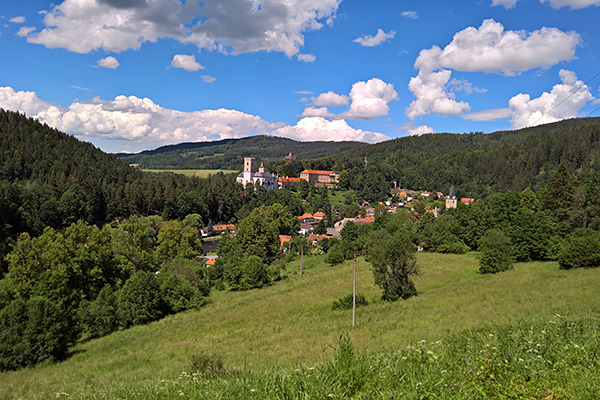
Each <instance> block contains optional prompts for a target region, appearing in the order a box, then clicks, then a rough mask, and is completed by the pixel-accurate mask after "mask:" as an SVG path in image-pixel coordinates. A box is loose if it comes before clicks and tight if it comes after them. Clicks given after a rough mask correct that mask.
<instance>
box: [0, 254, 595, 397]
mask: <svg viewBox="0 0 600 400" xmlns="http://www.w3.org/2000/svg"><path fill="white" fill-rule="evenodd" d="M418 263H419V265H420V268H421V275H420V276H419V277H418V278H417V280H416V286H417V289H418V292H419V295H418V296H417V297H414V298H411V299H409V300H407V301H400V302H395V303H387V302H380V301H378V300H377V298H378V297H379V296H380V290H379V289H378V288H376V287H375V286H374V285H373V278H372V274H371V272H370V269H369V266H368V264H367V263H365V262H364V260H363V259H362V258H360V259H359V263H358V275H357V281H358V291H359V292H362V293H364V294H365V295H366V296H367V298H368V299H369V301H370V302H371V304H369V305H368V306H367V307H365V308H359V309H358V311H357V326H356V327H355V328H353V329H352V328H351V326H350V323H351V313H350V312H349V311H332V310H331V303H332V301H333V300H335V299H337V298H339V297H341V296H343V295H345V294H347V293H349V292H350V291H351V289H352V280H351V279H352V262H351V261H348V262H346V263H345V264H343V265H341V266H338V267H335V268H331V267H328V266H325V265H324V264H323V263H322V260H321V258H320V257H315V258H313V257H310V258H307V265H306V266H305V274H304V276H299V275H298V274H297V271H298V262H297V261H296V262H295V263H294V264H293V265H292V266H290V268H289V269H288V273H289V278H288V279H285V280H283V281H281V282H278V283H276V284H275V285H273V286H271V287H268V288H263V289H260V290H252V291H248V292H217V293H214V294H213V296H214V300H213V302H212V303H211V304H209V305H208V306H206V307H204V308H202V309H200V310H198V311H188V312H185V313H181V314H177V315H174V316H170V317H168V318H166V319H163V320H161V321H158V322H154V323H151V324H149V325H145V326H139V327H134V328H131V329H128V330H126V331H121V332H117V333H114V334H112V335H110V336H107V337H104V338H101V339H97V340H93V341H90V342H88V343H84V344H80V345H79V346H77V347H76V348H75V349H74V352H73V356H72V357H71V358H70V359H68V360H66V361H64V362H62V363H60V364H56V365H52V364H46V365H40V366H37V367H35V368H32V369H26V370H21V371H16V372H11V373H3V374H0V398H21V397H22V398H28V399H45V398H50V397H52V398H54V397H55V396H56V394H57V393H68V394H69V396H71V397H80V396H81V397H83V398H151V397H153V396H152V394H153V393H154V392H153V391H154V390H158V389H157V388H159V387H162V386H161V385H162V384H161V382H164V381H163V380H166V381H167V382H175V383H174V385H175V386H173V388H174V389H177V388H179V387H180V386H179V384H178V383H176V382H178V379H181V378H180V376H181V373H182V371H188V372H190V370H189V368H190V362H191V358H190V357H191V356H192V355H194V354H217V355H219V356H221V357H223V358H224V360H225V367H226V368H227V369H228V370H248V371H251V370H253V371H256V372H258V373H259V374H260V373H261V372H260V371H264V373H265V374H268V371H270V368H273V369H272V371H282V368H283V369H284V371H285V369H287V368H292V367H293V368H298V366H299V365H300V364H302V365H305V366H315V365H316V364H317V363H319V362H323V361H326V360H330V359H331V358H332V357H333V355H334V353H335V348H337V344H338V339H339V336H340V334H341V333H343V332H348V333H349V336H350V339H351V341H352V344H353V346H354V347H355V349H356V351H357V352H358V353H359V354H365V355H367V354H368V355H371V356H373V357H375V358H376V359H379V360H381V359H382V357H383V356H384V354H383V353H382V352H384V351H385V352H388V351H389V352H396V351H400V350H401V349H404V348H406V346H407V345H415V344H418V343H420V342H421V341H427V342H431V343H433V342H435V341H437V340H442V341H443V342H445V341H446V340H454V339H452V337H453V336H454V335H462V333H463V332H465V331H470V330H474V329H480V328H482V327H490V326H496V325H502V326H511V325H514V324H517V323H518V322H519V321H523V322H524V325H525V326H526V327H527V326H531V324H535V323H537V322H540V323H547V322H548V321H550V320H553V319H556V318H557V317H556V315H557V314H559V315H560V317H559V318H565V319H581V318H585V317H597V310H598V309H599V307H600V300H599V299H600V296H599V295H600V292H599V290H600V289H599V288H600V274H599V273H598V272H599V271H598V270H597V269H577V270H571V271H564V270H559V269H558V266H557V264H556V263H551V262H550V263H548V262H546V263H540V262H533V263H522V264H517V265H516V267H515V269H514V270H512V271H508V272H505V273H501V274H497V275H493V276H486V275H481V274H479V273H477V268H478V266H477V261H476V257H475V255H474V254H467V255H464V256H456V255H439V254H431V253H421V254H419V259H418ZM550 293H551V295H549V294H550ZM485 336H486V337H487V333H486V334H485ZM451 343H452V342H451ZM378 354H379V356H378ZM311 368H313V367H311ZM387 368H390V367H387ZM307 369H308V368H307ZM382 371H383V370H382ZM307 373H310V371H307ZM438 374H439V371H438ZM305 378H306V377H305ZM306 379H308V378H306ZM179 382H180V383H181V381H179ZM200 382H206V385H209V384H210V380H207V381H203V380H200ZM515 385H516V384H515ZM513 386H514V385H513ZM202 387H203V388H205V389H203V390H208V389H207V388H208V386H205V385H204V384H202ZM511 388H512V387H511ZM509 389H510V388H509ZM161 390H163V389H161ZM140 392H141V393H146V395H141V396H139V395H137V396H136V395H135V393H140ZM205 396H206V397H208V398H210V395H205ZM177 397H178V390H173V393H172V395H169V396H164V398H177Z"/></svg>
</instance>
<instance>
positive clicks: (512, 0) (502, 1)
mask: <svg viewBox="0 0 600 400" xmlns="http://www.w3.org/2000/svg"><path fill="white" fill-rule="evenodd" d="M518 1H519V0H492V5H493V6H503V7H504V8H506V9H510V8H515V5H516V4H517V2H518Z"/></svg>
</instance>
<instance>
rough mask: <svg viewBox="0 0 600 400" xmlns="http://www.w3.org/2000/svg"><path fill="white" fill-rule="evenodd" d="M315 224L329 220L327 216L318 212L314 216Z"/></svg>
mask: <svg viewBox="0 0 600 400" xmlns="http://www.w3.org/2000/svg"><path fill="white" fill-rule="evenodd" d="M314 218H315V222H318V221H321V220H322V219H327V214H325V213H324V212H322V211H317V212H316V213H315V215H314Z"/></svg>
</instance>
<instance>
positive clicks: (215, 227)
mask: <svg viewBox="0 0 600 400" xmlns="http://www.w3.org/2000/svg"><path fill="white" fill-rule="evenodd" d="M227 229H229V230H230V231H235V225H234V224H221V225H213V230H214V231H226V230H227Z"/></svg>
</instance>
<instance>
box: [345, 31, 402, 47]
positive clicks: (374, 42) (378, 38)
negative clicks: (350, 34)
mask: <svg viewBox="0 0 600 400" xmlns="http://www.w3.org/2000/svg"><path fill="white" fill-rule="evenodd" d="M395 35H396V32H394V31H390V33H385V32H384V31H383V30H382V29H377V34H376V35H375V36H370V35H364V36H361V37H359V38H356V39H354V42H355V43H358V44H360V45H361V46H365V47H374V46H379V45H380V44H381V43H383V42H385V41H386V40H388V39H393V38H394V36H395Z"/></svg>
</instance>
